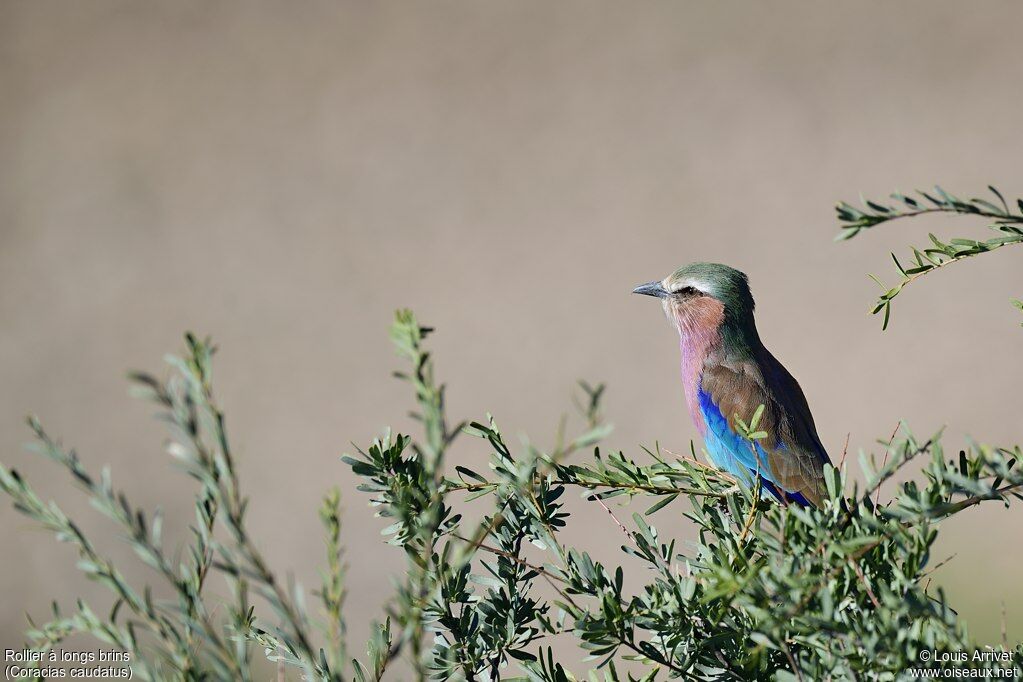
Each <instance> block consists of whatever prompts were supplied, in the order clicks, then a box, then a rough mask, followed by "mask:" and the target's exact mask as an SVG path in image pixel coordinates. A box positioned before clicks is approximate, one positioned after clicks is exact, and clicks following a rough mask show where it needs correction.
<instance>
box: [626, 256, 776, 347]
mask: <svg viewBox="0 0 1023 682" xmlns="http://www.w3.org/2000/svg"><path fill="white" fill-rule="evenodd" d="M632 293H634V294H644V295H646V296H656V297H657V298H659V299H661V303H662V305H663V306H664V312H665V314H666V315H667V316H668V319H669V320H670V321H672V322H674V323H675V325H676V326H677V327H678V328H679V331H680V332H682V333H685V332H686V331H690V332H691V331H697V330H700V329H708V328H710V329H717V328H718V327H720V326H721V325H722V324H726V325H727V326H728V327H730V328H732V329H734V330H735V331H740V330H749V331H752V332H753V333H755V329H756V327H755V326H754V323H753V294H752V293H750V288H749V279H748V278H747V277H746V275H745V274H744V273H742V272H740V271H738V270H736V269H735V268H731V267H728V266H727V265H721V264H720V263H690V264H689V265H684V266H682V267H681V268H679V269H678V270H676V271H675V272H673V273H671V274H670V275H668V276H667V277H665V278H664V279H662V280H659V281H655V282H647V283H646V284H641V285H640V286H638V287H636V288H635V289H633V290H632Z"/></svg>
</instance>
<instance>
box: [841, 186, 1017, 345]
mask: <svg viewBox="0 0 1023 682" xmlns="http://www.w3.org/2000/svg"><path fill="white" fill-rule="evenodd" d="M988 189H989V190H990V191H991V194H992V199H993V201H988V200H986V199H979V198H974V199H960V198H959V197H956V196H953V195H952V194H949V193H948V192H946V191H945V190H943V189H942V188H940V187H935V188H934V191H933V192H921V191H917V193H916V195H915V196H906V195H904V194H900V193H898V192H896V193H894V194H892V195H891V199H893V200H894V203H883V202H878V201H868V200H864V201H863V202H862V206H861V207H855V206H852V205H851V204H848V203H846V202H844V201H843V202H841V203H839V204H838V206H837V207H836V211H837V213H838V220H839V222H840V223H841V232H840V233H839V235H838V239H839V240H845V239H852V238H853V237H855V236H856V235H858V234H859V233H860V232H862V231H863V230H869V229H871V228H873V227H876V226H877V225H880V224H881V223H885V222H889V221H892V220H898V219H900V218H913V217H916V216H921V215H929V214H934V213H952V214H959V215H969V216H976V217H980V218H986V219H988V221H989V225H988V227H989V228H990V229H991V230H993V231H994V232H995V233H996V234H997V236H995V237H991V238H990V239H985V240H978V239H964V238H955V239H952V240H950V241H948V242H947V243H946V242H943V241H942V240H940V239H938V238H937V237H936V236H934V234H928V237H929V238H930V240H931V245H930V246H928V247H924V248H917V247H910V248H911V249H912V253H913V256H912V257H913V260H912V262H910V264H909V267H906V266H904V265H903V264H902V262H901V261H899V258H898V256H896V255H895V254H894V253H892V254H891V257H892V260H893V261H894V262H895V267H896V268H897V269H898V272H899V276H900V279H899V281H898V283H896V284H895V285H894V286H892V287H888V286H887V285H885V284H883V283H882V282H881V281H880V280H878V279H877V278H876V277H875V278H874V281H875V282H877V283H878V285H879V286H880V287H881V288H882V289H884V290H885V291H884V293H883V294H881V295H880V296H879V297H878V299H877V302H876V303H875V304H874V307H873V308H872V309H871V313H873V314H875V315H876V314H878V313H882V312H883V313H884V322H883V324H882V326H883V328H884V329H887V328H888V321H889V319H890V317H891V304H892V301H893V300H894V299H895V297H896V296H898V295H899V294H900V293H902V290H903V289H904V288H905V287H906V286H907V285H909V284H911V283H912V282H914V281H916V280H917V279H919V278H920V277H923V276H924V275H926V274H927V273H929V272H933V271H934V270H937V269H939V268H942V267H945V266H948V265H951V264H952V263H956V262H958V261H961V260H964V259H966V258H970V257H972V256H978V255H980V254H982V253H989V252H991V251H995V250H997V249H1000V248H1002V247H1003V246H1009V245H1011V244H1020V243H1023V199H1016V201H1015V204H1014V205H1011V204H1010V203H1009V202H1008V201H1006V199H1005V197H1004V196H1003V195H1002V193H1001V192H999V191H998V190H997V189H996V188H995V187H993V186H990V185H989V186H988ZM1013 305H1015V306H1016V307H1018V308H1020V309H1021V310H1023V303H1020V302H1019V301H1015V300H1014V301H1013Z"/></svg>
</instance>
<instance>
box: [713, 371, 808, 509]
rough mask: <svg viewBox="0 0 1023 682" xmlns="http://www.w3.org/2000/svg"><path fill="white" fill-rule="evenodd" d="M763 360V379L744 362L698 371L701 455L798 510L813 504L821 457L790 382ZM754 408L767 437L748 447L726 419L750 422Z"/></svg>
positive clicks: (802, 400)
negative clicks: (760, 409)
mask: <svg viewBox="0 0 1023 682" xmlns="http://www.w3.org/2000/svg"><path fill="white" fill-rule="evenodd" d="M764 360H766V361H767V362H766V365H767V366H766V368H765V369H766V370H767V371H766V372H764V373H761V368H760V367H759V366H758V364H757V363H753V362H749V361H746V362H742V363H730V364H729V365H728V366H726V365H721V364H718V365H711V366H708V367H705V368H704V374H703V376H702V377H701V382H700V388H699V391H698V394H697V395H698V398H699V400H698V402H699V411H700V416H701V417H702V418H703V422H704V424H705V425H706V430H705V435H704V440H705V445H706V448H707V454H708V455H709V456H710V458H711V459H712V460H713V462H714V464H715V465H716V466H718V467H719V468H721V469H724V470H725V471H727V472H728V473H730V474H732V475H733V476H735V477H736V478H737V479H739V480H740V481H743V482H744V483H745V484H746V485H753V484H754V483H758V484H759V485H761V486H762V487H763V488H764V489H765V490H767V491H768V492H769V493H770V494H771V495H773V496H774V497H776V498H779V499H782V498H784V499H788V500H791V501H794V502H796V503H798V504H801V505H804V506H805V505H808V504H819V503H820V501H821V499H822V498H823V496H824V494H825V490H824V480H823V464H824V462H827V461H828V457H827V453H826V452H824V448H823V447H821V445H820V441H819V439H818V438H817V434H816V429H814V428H813V418H812V417H811V416H810V413H809V408H808V407H807V406H806V402H805V398H803V396H802V391H801V390H800V389H799V385H798V384H797V383H796V382H795V379H791V375H789V374H788V373H787V372H785V370H784V368H783V367H781V365H780V363H778V362H777V361H776V360H774V358H773V357H768V358H764ZM764 374H767V376H766V377H765V376H764ZM783 379H788V381H782V380H783ZM789 382H791V383H789ZM759 405H763V406H764V412H763V415H762V418H761V421H760V423H759V425H758V428H759V429H760V430H763V431H766V432H767V434H768V435H767V437H766V438H764V439H762V440H759V441H757V443H756V444H751V443H749V441H747V440H746V439H745V438H743V437H742V436H740V435H739V434H738V432H737V431H736V429H735V427H734V423H733V422H732V419H734V418H735V417H736V416H741V417H744V418H745V419H749V418H751V417H752V414H753V412H754V411H755V410H756V408H757V406H759ZM729 417H731V419H730V418H729Z"/></svg>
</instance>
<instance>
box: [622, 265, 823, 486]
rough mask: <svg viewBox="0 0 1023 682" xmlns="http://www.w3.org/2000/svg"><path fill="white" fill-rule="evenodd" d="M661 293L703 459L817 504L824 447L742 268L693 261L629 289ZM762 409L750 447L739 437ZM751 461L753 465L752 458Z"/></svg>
mask: <svg viewBox="0 0 1023 682" xmlns="http://www.w3.org/2000/svg"><path fill="white" fill-rule="evenodd" d="M633 293H636V294H645V295H647V296H656V297H658V298H660V299H661V303H662V304H663V306H664V313H665V314H666V315H667V317H668V321H669V322H671V323H672V324H674V325H675V327H676V329H678V334H679V346H680V347H681V349H682V384H683V387H684V389H685V394H686V402H687V403H688V405H689V413H690V414H691V415H692V417H693V421H694V422H696V428H697V430H698V431H699V432H700V435H701V436H702V437H703V442H704V445H705V446H706V451H707V455H708V457H709V458H710V460H711V463H712V464H713V465H714V466H716V467H717V468H719V469H723V470H725V471H727V472H728V473H730V474H731V475H733V476H735V477H737V478H739V479H740V480H742V481H744V482H745V483H747V484H752V483H753V482H754V477H755V476H756V475H757V473H758V472H759V477H760V481H759V483H760V485H762V486H763V488H764V489H765V490H767V491H768V492H769V493H770V494H771V495H773V496H774V497H775V498H778V499H783V500H788V501H792V502H796V503H798V504H801V505H803V506H806V505H809V504H813V505H816V506H820V504H821V500H822V499H823V498H824V497H825V496H826V488H825V484H824V464H825V463H826V462H828V461H829V460H828V453H827V452H826V451H825V450H824V446H823V445H821V441H820V438H819V437H818V436H817V428H816V427H815V426H814V423H813V416H812V415H811V414H810V407H809V406H808V405H807V403H806V397H804V395H803V390H802V389H801V388H800V387H799V383H798V382H797V381H796V380H795V378H793V376H792V375H791V374H789V372H788V370H786V369H785V368H784V367H783V366H782V364H781V363H780V362H778V361H777V360H776V359H775V357H774V356H773V355H771V353H770V351H768V350H767V348H765V347H764V344H763V343H761V341H760V335H759V334H758V333H757V326H756V323H755V321H754V319H753V295H752V294H751V293H750V288H749V280H748V279H747V277H746V275H745V274H743V273H742V272H739V271H738V270H736V269H734V268H730V267H728V266H727V265H720V264H718V263H692V264H690V265H686V266H684V267H681V268H679V269H678V270H676V271H675V272H673V273H672V274H670V275H668V276H667V277H666V278H664V279H663V280H661V281H659V282H649V283H647V284H643V285H640V286H638V287H636V288H635V289H634V290H633ZM760 405H763V406H764V410H763V412H762V414H761V417H760V421H759V424H758V426H757V430H758V431H764V432H766V433H767V436H766V437H765V438H762V439H759V440H757V441H755V445H754V444H752V443H751V442H750V441H749V440H747V439H746V438H744V437H742V436H741V435H739V432H738V431H737V429H736V419H737V418H738V419H741V420H743V421H744V422H745V423H747V424H749V422H750V420H751V419H752V417H753V414H754V413H755V411H756V409H757V408H758V407H759V406H760ZM758 462H759V465H758Z"/></svg>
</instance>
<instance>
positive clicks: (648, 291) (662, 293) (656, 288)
mask: <svg viewBox="0 0 1023 682" xmlns="http://www.w3.org/2000/svg"><path fill="white" fill-rule="evenodd" d="M632 293H634V294H643V295H644V296H656V297H657V298H667V297H668V290H667V289H665V288H664V285H663V284H661V283H660V282H647V283H646V284H640V285H639V286H638V287H636V288H635V289H633V290H632Z"/></svg>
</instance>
